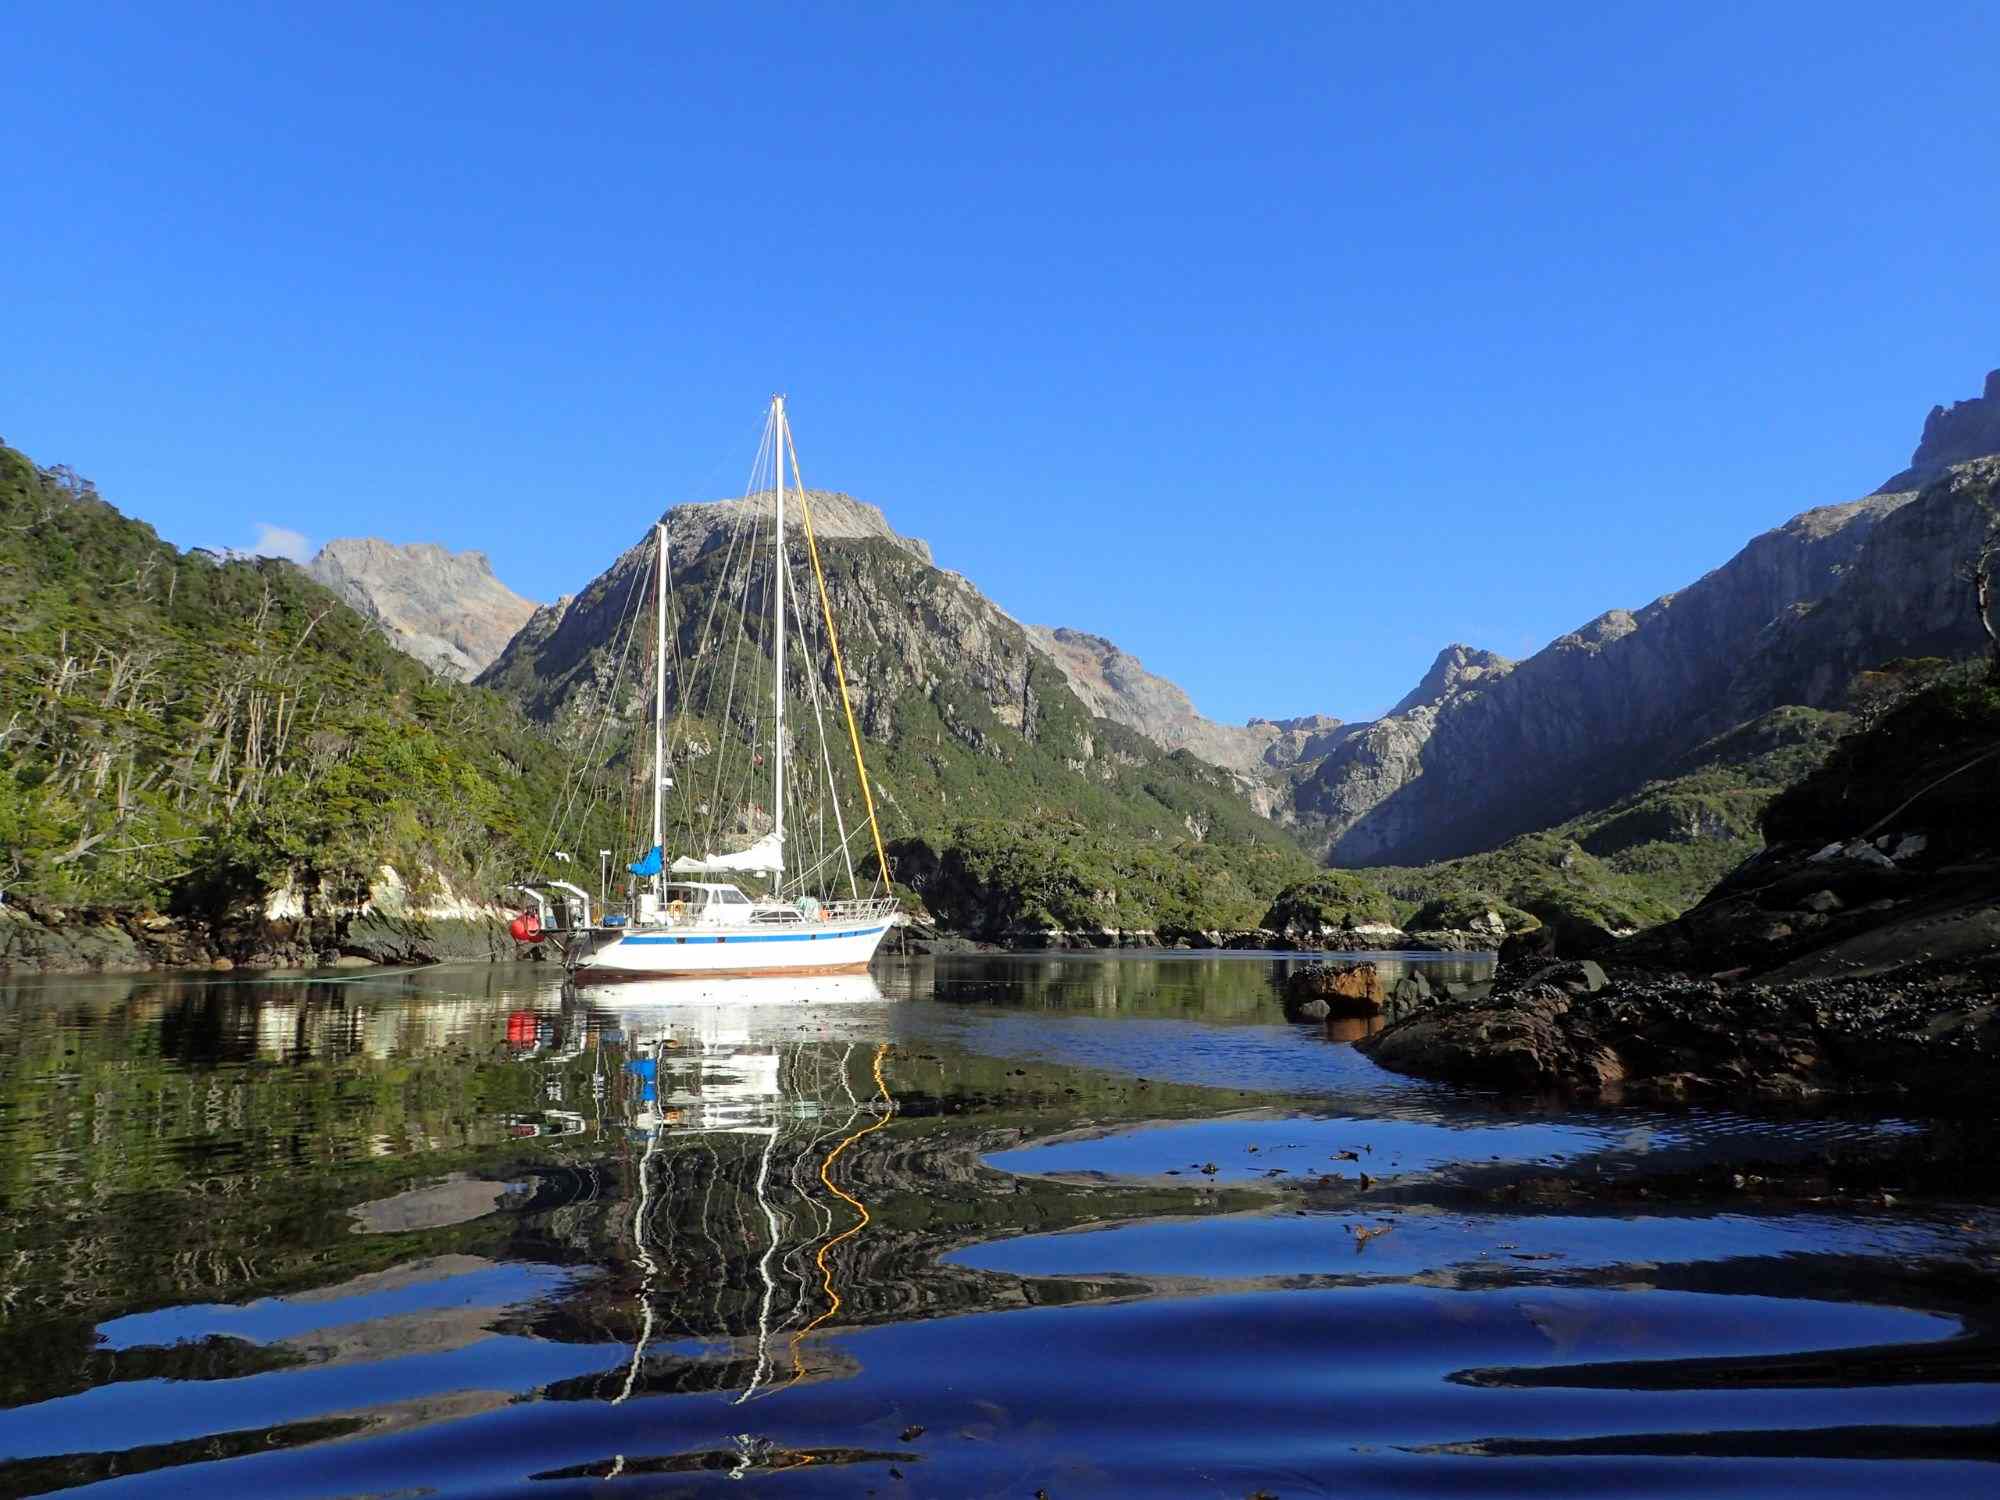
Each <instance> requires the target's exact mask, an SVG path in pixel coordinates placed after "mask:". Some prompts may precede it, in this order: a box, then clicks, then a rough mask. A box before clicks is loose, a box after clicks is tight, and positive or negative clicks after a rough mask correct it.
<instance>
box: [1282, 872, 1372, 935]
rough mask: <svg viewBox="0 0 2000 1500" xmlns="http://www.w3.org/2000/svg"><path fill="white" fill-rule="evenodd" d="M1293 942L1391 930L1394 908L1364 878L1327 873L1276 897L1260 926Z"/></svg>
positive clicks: (1293, 886)
mask: <svg viewBox="0 0 2000 1500" xmlns="http://www.w3.org/2000/svg"><path fill="white" fill-rule="evenodd" d="M1259 925H1260V926H1263V927H1267V928H1269V929H1270V930H1271V931H1273V932H1276V933H1278V934H1279V935H1280V936H1281V937H1284V938H1287V939H1289V940H1291V941H1293V942H1310V941H1312V940H1314V939H1316V938H1320V937H1325V936H1328V935H1331V934H1334V933H1339V932H1353V931H1356V930H1358V929H1362V928H1370V927H1378V928H1393V927H1395V926H1396V925H1397V923H1396V905H1395V903H1394V902H1393V901H1391V900H1390V899H1389V895H1388V892H1386V891H1384V890H1383V889H1382V888H1381V887H1380V886H1378V885H1376V884H1375V883H1374V882H1373V881H1372V880H1369V879H1367V878H1365V877H1364V876H1360V875H1356V874H1354V873H1352V872H1351V871H1347V870H1326V871H1322V872H1321V873H1320V874H1318V875H1315V876H1314V877H1313V878H1312V879H1310V880H1301V881H1299V882H1298V883H1297V884H1295V885H1288V886H1286V887H1285V888H1284V889H1283V890H1282V891H1280V892H1279V893H1278V896H1277V899H1276V900H1274V901H1273V902H1272V903H1271V905H1270V909H1269V910H1267V911H1266V912H1265V913H1264V920H1263V921H1262V922H1261V923H1260V924H1259Z"/></svg>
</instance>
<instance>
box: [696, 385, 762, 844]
mask: <svg viewBox="0 0 2000 1500" xmlns="http://www.w3.org/2000/svg"><path fill="white" fill-rule="evenodd" d="M772 425H773V426H775V418H774V419H773V420H772ZM758 456H759V458H760V460H761V458H762V450H761V449H760V450H759V455H758ZM746 529H747V530H748V532H749V535H750V546H749V550H748V551H747V552H746V553H745V555H744V561H743V615H744V617H745V624H744V625H743V626H742V627H739V628H738V629H737V630H736V631H735V632H734V635H735V643H734V645H733V646H732V647H731V649H730V653H729V690H728V692H727V693H726V694H725V696H724V698H723V705H722V719H721V721H720V724H719V726H718V729H717V734H716V755H715V783H714V785H715V790H714V793H713V796H712V798H711V800H710V804H709V828H708V837H707V849H704V850H703V852H704V853H707V852H708V851H709V850H712V849H714V848H716V847H717V841H716V837H715V835H716V833H717V832H718V831H719V830H720V828H721V824H722V809H723V806H724V802H723V796H722V791H723V787H722V778H723V775H724V773H725V770H726V768H727V762H726V757H724V755H723V754H722V742H723V739H724V738H725V737H726V736H727V735H728V734H729V732H730V728H731V720H732V719H733V718H734V716H735V712H736V679H737V675H738V673H739V671H740V670H741V667H742V663H743V641H744V637H745V636H746V635H747V634H749V633H750V629H749V626H748V617H749V614H750V579H751V576H752V575H753V574H754V573H755V572H756V556H757V544H758V543H759V542H760V541H761V540H762V539H763V532H764V518H763V517H762V516H761V515H758V514H755V513H754V512H753V513H752V514H751V517H750V525H749V527H748V528H746ZM741 536H742V533H741V532H738V533H737V534H736V537H735V538H734V539H733V540H732V544H731V547H730V562H731V564H732V565H733V564H734V561H735V545H734V541H735V540H740V539H741ZM722 593H723V589H722V588H721V587H720V586H718V587H717V589H716V598H717V600H718V601H719V600H720V599H721V597H722ZM759 644H760V647H761V642H760V643H759ZM750 738H751V747H752V749H753V750H754V749H755V746H756V724H755V720H754V717H753V719H752V723H751V737H750ZM744 759H745V763H746V765H747V763H748V761H749V757H748V756H746V757H745V758H744ZM744 784H745V785H746V786H747V785H748V773H747V771H746V773H745V783H744Z"/></svg>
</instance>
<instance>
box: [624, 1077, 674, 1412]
mask: <svg viewBox="0 0 2000 1500" xmlns="http://www.w3.org/2000/svg"><path fill="white" fill-rule="evenodd" d="M660 1050H661V1049H660V1044H659V1043H658V1042H655V1043H654V1044H653V1080H654V1082H653V1092H654V1096H655V1098H656V1099H657V1097H658V1095H659V1077H660ZM663 1134H665V1131H664V1129H662V1128H660V1127H655V1129H654V1131H653V1133H652V1135H651V1136H650V1137H648V1139H647V1141H646V1151H645V1154H644V1155H642V1156H641V1157H640V1158H639V1204H638V1207H636V1208H634V1209H633V1210H632V1243H633V1245H634V1246H635V1247H636V1248H637V1250H638V1252H639V1264H640V1266H641V1267H642V1268H643V1270H642V1274H641V1276H640V1279H639V1307H640V1310H641V1312H642V1313H643V1314H644V1318H643V1321H642V1322H641V1323H640V1326H639V1342H638V1343H636V1344H634V1345H633V1346H632V1366H631V1368H630V1369H628V1370H627V1371H626V1372H625V1389H624V1390H622V1391H620V1392H619V1393H618V1394H617V1395H616V1396H615V1397H613V1398H612V1401H611V1404H612V1405H613V1406H617V1405H619V1404H621V1403H622V1402H624V1401H625V1400H626V1399H627V1398H628V1397H629V1396H631V1394H632V1386H633V1384H634V1382H636V1381H637V1380H638V1378H639V1361H640V1360H642V1359H644V1358H645V1356H646V1345H647V1343H648V1342H649V1341H650V1340H651V1339H652V1337H653V1299H652V1296H651V1292H652V1289H653V1274H654V1272H655V1270H656V1269H657V1267H655V1266H654V1264H653V1256H652V1253H651V1252H650V1251H649V1250H647V1249H646V1234H645V1228H644V1225H645V1220H646V1210H647V1199H648V1198H649V1196H650V1194H651V1186H652V1185H651V1183H650V1182H649V1181H648V1180H647V1173H646V1168H647V1166H648V1165H649V1164H650V1163H651V1162H652V1160H653V1152H654V1151H655V1150H657V1149H658V1148H659V1144H660V1137H661V1136H662V1135H663Z"/></svg>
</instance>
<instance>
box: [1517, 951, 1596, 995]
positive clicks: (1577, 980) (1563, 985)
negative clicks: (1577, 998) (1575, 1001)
mask: <svg viewBox="0 0 2000 1500" xmlns="http://www.w3.org/2000/svg"><path fill="white" fill-rule="evenodd" d="M1607 982H1608V981H1607V980H1606V979H1605V977H1604V969H1603V968H1602V966H1601V965H1599V964H1598V963H1597V961H1596V960H1595V959H1589V958H1582V959H1572V960H1570V961H1569V962H1567V963H1559V964H1550V965H1548V966H1547V967H1546V968H1542V969H1537V970H1536V971H1535V972H1534V973H1533V974H1531V975H1529V976H1528V979H1527V983H1529V984H1531V985H1548V986H1551V987H1553V988H1555V989H1559V990H1562V991H1564V992H1565V993H1567V994H1571V995H1594V994H1596V993H1597V992H1598V991H1599V990H1601V989H1603V988H1604V986H1605V984H1606V983H1607Z"/></svg>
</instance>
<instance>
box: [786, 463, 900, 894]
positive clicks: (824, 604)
mask: <svg viewBox="0 0 2000 1500" xmlns="http://www.w3.org/2000/svg"><path fill="white" fill-rule="evenodd" d="M789 432H790V428H789V426H786V427H784V428H781V429H780V431H779V433H778V443H779V447H778V462H779V463H781V464H782V463H783V462H784V461H785V445H786V442H787V439H788V435H789ZM790 446H791V450H792V475H793V477H794V478H796V479H797V480H798V482H799V514H800V515H801V516H803V517H804V518H805V527H806V550H807V551H808V552H809V553H811V554H812V565H813V578H814V579H815V580H816V581H817V582H818V584H819V607H820V612H821V614H823V615H824V616H825V617H826V638H827V643H828V644H829V645H830V646H832V647H833V678H834V681H835V682H837V683H838V684H839V685H840V706H841V708H842V710H844V711H845V713H846V714H847V737H848V739H849V741H850V742H852V744H853V746H854V774H855V776H856V778H858V779H859V781H860V782H861V801H862V803H863V805H864V806H866V807H867V809H868V829H869V832H871V833H873V834H874V835H875V859H876V862H877V876H876V878H877V879H878V881H879V882H880V883H881V885H882V886H883V887H884V889H888V888H890V881H889V856H888V855H887V854H886V853H885V852H884V851H883V848H882V828H881V825H880V824H879V823H878V822H876V820H875V794H874V793H873V792H871V791H870V790H869V789H868V765H867V762H866V761H864V760H863V759H862V758H861V731H860V730H859V729H858V728H856V727H855V723H854V702H853V700H852V699H851V698H850V697H849V696H848V692H847V667H846V665H845V664H844V663H843V662H842V661H841V659H840V632H839V630H838V629H836V628H835V626H834V623H833V601H832V600H831V599H830V598H829V597H828V596H827V592H826V572H825V570H824V569H823V568H821V567H820V562H819V543H818V542H817V541H816V540H815V539H814V537H813V523H812V506H811V504H810V503H809V502H808V501H807V500H806V481H805V476H804V475H802V474H801V473H800V472H799V449H798V444H796V443H792V444H791V445H790Z"/></svg>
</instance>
